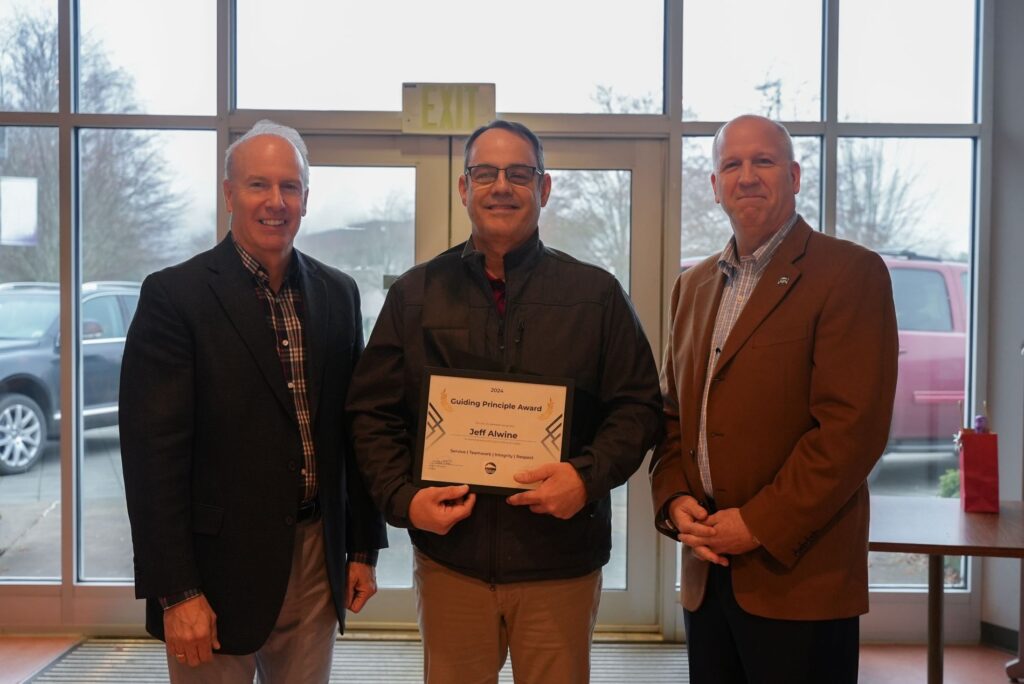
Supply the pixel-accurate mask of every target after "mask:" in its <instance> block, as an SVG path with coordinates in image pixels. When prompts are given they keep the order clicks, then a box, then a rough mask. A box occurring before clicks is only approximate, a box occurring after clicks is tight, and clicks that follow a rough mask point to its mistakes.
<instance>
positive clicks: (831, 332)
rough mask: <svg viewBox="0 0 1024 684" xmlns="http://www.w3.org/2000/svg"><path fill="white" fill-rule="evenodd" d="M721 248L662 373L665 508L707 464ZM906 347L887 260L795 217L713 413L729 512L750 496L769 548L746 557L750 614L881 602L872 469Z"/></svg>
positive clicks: (696, 593) (685, 584) (676, 328)
mask: <svg viewBox="0 0 1024 684" xmlns="http://www.w3.org/2000/svg"><path fill="white" fill-rule="evenodd" d="M717 262H718V257H717V255H716V256H714V257H711V258H708V259H706V260H705V261H703V262H701V263H700V264H698V265H697V266H694V267H693V268H691V269H689V270H687V271H685V272H684V273H682V274H680V276H679V278H678V280H677V281H676V284H675V287H674V289H673V292H672V300H671V308H670V317H671V322H670V326H669V342H668V348H667V350H666V353H665V360H664V363H663V366H662V371H661V383H662V393H663V395H664V400H665V422H666V436H665V439H664V441H663V442H662V444H660V445H659V446H658V448H657V450H656V451H655V453H654V457H653V459H652V461H651V471H650V475H651V488H652V493H653V500H654V510H655V519H656V521H657V525H658V528H659V530H660V531H661V532H663V533H665V534H668V535H669V536H671V537H672V538H675V533H674V531H673V530H671V529H670V528H669V527H668V526H667V525H665V522H664V517H663V511H664V506H665V504H666V503H667V502H668V501H669V500H671V499H672V498H673V497H674V496H675V495H677V494H680V493H686V494H690V495H692V496H694V497H695V498H696V499H698V500H700V501H702V502H703V501H704V500H705V499H706V497H705V494H704V491H703V488H702V486H701V483H700V473H699V471H698V467H697V457H696V453H697V439H698V431H699V426H700V407H701V398H702V393H703V389H704V381H705V377H706V368H707V361H708V354H709V353H710V345H711V335H712V331H713V329H714V325H715V315H716V313H717V311H718V304H719V301H720V300H721V296H722V290H723V285H724V276H723V275H722V273H721V271H720V270H719V268H718V265H717ZM898 348H899V343H898V340H897V332H896V313H895V310H894V307H893V300H892V286H891V283H890V280H889V273H888V271H887V270H886V267H885V264H884V263H883V262H882V259H881V258H880V257H879V256H878V255H877V254H875V253H874V252H871V251H869V250H867V249H865V248H863V247H860V246H858V245H855V244H853V243H850V242H846V241H844V240H838V239H836V238H833V237H829V236H826V235H823V234H821V233H818V232H816V231H814V230H812V229H811V227H810V226H808V225H807V224H806V223H805V222H804V221H803V220H802V219H800V220H798V221H797V223H796V225H794V226H793V228H792V230H791V231H790V233H789V235H787V236H786V239H785V240H784V241H783V242H782V244H781V245H780V246H779V249H778V251H777V252H776V253H775V256H774V257H773V258H772V260H771V262H770V263H769V264H768V266H767V268H766V269H765V272H764V274H763V276H762V277H761V280H760V282H759V283H758V286H757V288H756V289H755V291H754V293H753V295H752V296H751V297H750V301H749V302H748V303H747V305H746V307H745V308H744V310H743V312H742V314H741V315H740V318H739V320H737V321H736V325H735V326H734V328H733V330H732V332H731V334H730V335H729V338H728V339H727V340H726V342H725V345H724V347H723V348H722V353H721V355H720V358H719V361H718V365H717V367H716V369H715V375H714V378H713V380H712V385H711V390H710V394H709V396H708V408H707V434H708V443H709V444H708V450H709V459H710V465H711V476H712V481H713V484H714V488H715V491H714V499H715V503H716V505H717V507H718V508H719V509H724V508H731V507H738V508H739V509H740V513H741V515H742V517H743V520H744V521H745V522H746V524H747V526H748V527H749V528H750V531H751V532H752V533H753V534H754V536H756V537H757V538H758V540H760V542H761V544H762V545H761V546H760V547H759V548H757V549H755V550H753V551H751V552H749V553H746V554H741V555H738V556H733V557H732V558H731V559H730V564H731V566H732V582H733V589H734V592H735V594H736V600H737V602H738V603H739V604H740V606H741V607H743V609H744V610H746V611H747V612H749V613H752V614H754V615H761V616H765V617H771V618H778V619H798V620H799V619H803V620H822V619H833V618H842V617H850V616H854V615H859V614H862V613H865V612H867V610H868V570H867V553H868V507H869V499H868V489H867V485H866V482H865V480H866V478H867V475H868V473H869V472H870V471H871V468H872V466H873V465H874V464H875V461H877V460H878V458H879V456H880V455H881V454H882V451H883V449H884V447H885V444H886V441H887V437H888V433H889V422H890V419H891V417H892V406H893V395H894V393H895V389H896V360H897V354H898ZM682 553H683V562H682V588H683V589H682V603H683V606H684V607H686V608H687V609H688V610H691V611H692V610H696V609H697V608H698V607H699V606H700V604H701V601H702V600H703V597H704V585H705V581H706V578H707V571H708V564H707V563H706V562H704V561H701V560H699V559H697V558H696V557H695V556H694V555H693V554H692V553H691V552H690V549H689V547H686V546H683V551H682Z"/></svg>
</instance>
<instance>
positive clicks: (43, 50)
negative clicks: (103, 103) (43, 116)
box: [0, 0, 59, 148]
mask: <svg viewBox="0 0 1024 684" xmlns="http://www.w3.org/2000/svg"><path fill="white" fill-rule="evenodd" d="M58 85H59V84H58V82H57V2H56V0H35V1H34V2H22V1H19V0H0V111H27V112H55V111H57V88H58ZM0 148H2V146H0Z"/></svg>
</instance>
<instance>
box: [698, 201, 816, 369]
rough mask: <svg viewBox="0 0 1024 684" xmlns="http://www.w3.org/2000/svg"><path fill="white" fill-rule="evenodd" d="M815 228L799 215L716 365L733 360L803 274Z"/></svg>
mask: <svg viewBox="0 0 1024 684" xmlns="http://www.w3.org/2000/svg"><path fill="white" fill-rule="evenodd" d="M813 232H814V231H813V229H812V228H811V227H810V226H809V225H807V223H806V222H805V221H804V220H803V218H798V219H797V221H796V224H794V225H793V227H792V228H791V229H790V231H789V234H788V235H786V237H785V239H783V241H782V244H780V245H779V247H778V249H777V250H776V252H775V256H774V257H772V260H771V261H770V262H769V263H768V265H767V266H766V267H765V269H764V273H763V274H762V275H761V280H760V281H758V284H757V287H756V288H754V292H753V294H752V295H751V296H750V301H748V302H747V305H746V306H745V307H743V312H742V313H740V317H739V318H738V319H737V320H736V325H734V326H733V328H732V331H731V332H730V333H729V337H728V338H727V339H726V340H725V345H724V346H723V347H722V353H721V354H720V355H719V358H718V365H717V366H716V369H718V368H724V367H725V365H726V364H727V363H729V361H730V360H732V358H733V357H734V356H735V355H736V353H737V352H738V351H739V350H740V349H741V348H742V347H743V345H744V344H746V342H747V340H748V339H749V338H750V336H751V335H752V334H753V333H754V331H755V330H757V328H758V326H760V325H761V323H762V322H763V321H764V320H765V319H766V318H767V317H768V315H769V314H770V313H771V312H772V311H773V310H774V309H775V307H776V306H778V305H779V303H780V302H781V301H782V300H783V299H785V298H786V296H787V295H788V294H789V292H790V291H791V290H792V289H793V288H794V287H795V286H796V283H797V281H798V280H799V279H800V274H801V269H800V266H799V263H798V262H799V261H800V259H801V258H802V257H803V255H804V253H805V252H806V251H807V242H808V240H810V237H811V233H813ZM709 339H710V338H709Z"/></svg>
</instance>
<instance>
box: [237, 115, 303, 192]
mask: <svg viewBox="0 0 1024 684" xmlns="http://www.w3.org/2000/svg"><path fill="white" fill-rule="evenodd" d="M258 135H276V136H277V137H278V138H284V139H285V140H287V141H288V142H290V143H291V144H292V147H294V148H295V149H296V150H297V151H298V153H299V156H300V157H302V189H303V190H308V189H309V150H308V149H306V143H305V142H304V141H303V140H302V136H301V135H299V132H298V131H297V130H295V129H294V128H292V127H291V126H285V125H283V124H279V123H277V122H276V121H271V120H270V119H261V120H260V121H257V122H256V123H255V124H253V127H252V128H250V129H249V130H247V131H246V132H245V133H244V134H243V135H242V137H241V138H239V139H238V140H236V141H235V142H233V143H231V144H230V145H228V149H227V152H225V154H224V179H225V180H228V179H230V178H231V160H232V157H234V154H235V150H236V149H238V146H239V145H241V144H242V143H244V142H245V141H246V140H249V139H251V138H255V137H256V136H258Z"/></svg>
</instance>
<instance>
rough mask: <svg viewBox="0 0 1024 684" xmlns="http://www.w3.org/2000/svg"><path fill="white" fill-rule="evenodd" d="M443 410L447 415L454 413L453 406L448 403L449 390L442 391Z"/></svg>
mask: <svg viewBox="0 0 1024 684" xmlns="http://www.w3.org/2000/svg"><path fill="white" fill-rule="evenodd" d="M441 410H442V411H444V412H445V413H451V412H452V407H451V404H449V403H448V390H446V389H443V390H441Z"/></svg>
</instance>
